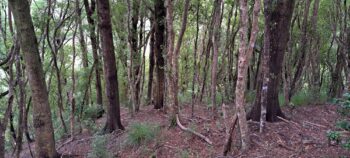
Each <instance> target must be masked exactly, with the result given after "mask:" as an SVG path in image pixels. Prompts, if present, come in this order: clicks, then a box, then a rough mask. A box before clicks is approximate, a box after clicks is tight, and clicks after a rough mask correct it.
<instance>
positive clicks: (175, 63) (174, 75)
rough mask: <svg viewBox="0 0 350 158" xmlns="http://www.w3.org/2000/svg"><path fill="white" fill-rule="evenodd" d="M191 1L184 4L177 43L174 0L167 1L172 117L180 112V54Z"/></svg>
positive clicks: (168, 61)
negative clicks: (174, 23)
mask: <svg viewBox="0 0 350 158" xmlns="http://www.w3.org/2000/svg"><path fill="white" fill-rule="evenodd" d="M189 3H190V1H189V0H186V1H185V5H184V13H183V15H182V24H181V30H180V33H179V38H178V40H177V42H176V46H175V45H174V44H175V33H174V28H173V21H174V17H173V16H174V15H173V0H167V1H166V11H167V12H166V13H167V14H166V24H167V37H168V38H167V51H168V52H167V53H168V54H167V63H168V65H167V66H168V70H169V71H170V72H169V73H168V81H169V95H170V99H169V106H170V107H171V109H172V118H175V116H176V115H177V114H178V112H179V101H178V90H179V85H178V78H179V54H180V48H181V44H182V38H183V36H184V33H185V31H186V25H187V16H188V8H189V5H190V4H189Z"/></svg>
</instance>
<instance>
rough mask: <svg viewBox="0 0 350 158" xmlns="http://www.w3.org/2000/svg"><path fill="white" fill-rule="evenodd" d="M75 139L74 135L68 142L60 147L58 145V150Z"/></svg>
mask: <svg viewBox="0 0 350 158" xmlns="http://www.w3.org/2000/svg"><path fill="white" fill-rule="evenodd" d="M73 141H74V137H72V138H70V139H68V141H66V142H64V143H63V144H61V145H60V146H58V147H57V150H60V149H61V148H62V147H63V146H65V145H67V144H69V143H71V142H73Z"/></svg>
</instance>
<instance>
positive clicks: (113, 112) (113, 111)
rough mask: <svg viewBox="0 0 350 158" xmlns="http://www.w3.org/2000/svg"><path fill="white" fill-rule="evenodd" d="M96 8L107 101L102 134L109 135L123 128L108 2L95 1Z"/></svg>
mask: <svg viewBox="0 0 350 158" xmlns="http://www.w3.org/2000/svg"><path fill="white" fill-rule="evenodd" d="M97 6H98V8H97V14H98V17H99V30H100V35H101V47H102V52H103V60H104V63H103V66H104V76H105V82H106V95H107V100H108V105H107V121H106V125H105V127H104V132H106V133H111V132H113V131H114V130H118V129H121V130H124V127H123V125H122V123H121V119H120V104H119V90H118V76H117V67H116V61H115V55H114V45H113V36H112V24H111V15H110V6H109V1H108V0H97Z"/></svg>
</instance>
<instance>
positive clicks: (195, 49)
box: [191, 0, 201, 117]
mask: <svg viewBox="0 0 350 158" xmlns="http://www.w3.org/2000/svg"><path fill="white" fill-rule="evenodd" d="M200 2H201V1H200V0H198V1H197V8H196V38H195V41H194V51H193V78H192V99H191V116H192V117H194V104H195V102H196V101H195V99H196V94H195V89H194V87H195V84H196V79H197V71H198V67H197V51H198V36H199V10H200Z"/></svg>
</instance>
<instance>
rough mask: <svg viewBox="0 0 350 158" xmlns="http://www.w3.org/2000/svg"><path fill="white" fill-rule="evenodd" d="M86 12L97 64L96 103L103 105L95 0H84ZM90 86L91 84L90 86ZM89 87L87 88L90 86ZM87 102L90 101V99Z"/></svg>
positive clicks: (93, 54) (93, 53)
mask: <svg viewBox="0 0 350 158" xmlns="http://www.w3.org/2000/svg"><path fill="white" fill-rule="evenodd" d="M84 6H85V12H86V15H87V21H88V23H89V32H90V41H91V47H92V56H93V58H94V64H95V77H96V82H95V86H96V103H97V104H99V105H101V106H102V104H103V102H102V101H103V100H102V84H101V72H100V60H99V57H98V52H97V51H98V42H97V36H96V31H95V26H96V25H95V20H94V19H93V17H92V16H93V14H94V12H95V7H96V4H95V0H91V4H89V2H88V0H84ZM88 87H89V86H88ZM88 87H87V88H88ZM85 103H88V101H87V102H86V101H85Z"/></svg>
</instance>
